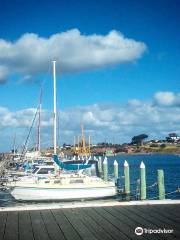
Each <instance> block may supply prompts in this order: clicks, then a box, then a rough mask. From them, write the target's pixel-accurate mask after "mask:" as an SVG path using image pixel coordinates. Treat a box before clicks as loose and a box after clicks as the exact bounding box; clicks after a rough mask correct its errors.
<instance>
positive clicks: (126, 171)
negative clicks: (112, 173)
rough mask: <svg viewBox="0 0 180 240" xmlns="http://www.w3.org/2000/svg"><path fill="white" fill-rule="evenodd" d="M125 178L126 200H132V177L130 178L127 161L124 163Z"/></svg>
mask: <svg viewBox="0 0 180 240" xmlns="http://www.w3.org/2000/svg"><path fill="white" fill-rule="evenodd" d="M124 178H125V195H126V200H128V201H129V200H130V177H129V164H128V162H127V161H126V160H125V162H124Z"/></svg>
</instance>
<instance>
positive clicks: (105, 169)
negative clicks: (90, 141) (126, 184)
mask: <svg viewBox="0 0 180 240" xmlns="http://www.w3.org/2000/svg"><path fill="white" fill-rule="evenodd" d="M103 178H104V181H105V182H107V181H108V161H107V157H105V158H104V161H103Z"/></svg>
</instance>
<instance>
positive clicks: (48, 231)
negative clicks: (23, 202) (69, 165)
mask: <svg viewBox="0 0 180 240" xmlns="http://www.w3.org/2000/svg"><path fill="white" fill-rule="evenodd" d="M137 227H142V228H143V229H144V228H146V229H152V230H158V229H166V230H173V232H172V233H151V234H150V233H149V234H148V233H143V234H142V235H141V236H138V235H136V234H135V229H136V228H137ZM144 231H145V230H144ZM83 239H85V240H101V239H102V240H129V239H132V240H134V239H152V240H156V239H159V240H165V239H167V240H170V239H177V240H178V239H180V204H163V205H161V204H158V205H137V206H131V205H129V206H103V207H84V208H83V207H82V208H61V209H49V210H29V211H1V212H0V240H83Z"/></svg>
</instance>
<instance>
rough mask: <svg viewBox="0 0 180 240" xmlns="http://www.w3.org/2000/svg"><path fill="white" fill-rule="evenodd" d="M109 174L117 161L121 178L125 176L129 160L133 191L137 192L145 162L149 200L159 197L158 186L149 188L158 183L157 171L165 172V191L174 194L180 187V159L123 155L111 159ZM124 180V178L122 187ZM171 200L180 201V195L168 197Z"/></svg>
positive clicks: (171, 156)
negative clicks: (124, 169)
mask: <svg viewBox="0 0 180 240" xmlns="http://www.w3.org/2000/svg"><path fill="white" fill-rule="evenodd" d="M108 159H109V172H110V173H112V172H113V162H114V160H115V159H116V160H117V162H118V163H119V176H120V177H121V176H122V175H124V174H123V164H124V160H127V162H128V163H129V168H130V182H131V190H132V192H133V193H136V192H135V189H136V186H137V179H139V178H140V168H139V166H140V163H141V161H143V162H144V164H145V166H146V181H147V187H148V188H147V198H148V199H151V198H156V197H157V186H155V187H149V186H151V185H153V184H154V183H156V182H157V170H158V169H163V170H164V179H165V191H166V193H170V192H173V191H175V190H176V189H177V187H180V157H179V156H176V155H121V156H116V157H109V158H108ZM123 184H124V179H123V178H122V185H123ZM166 198H169V199H180V193H174V194H169V195H167V197H166Z"/></svg>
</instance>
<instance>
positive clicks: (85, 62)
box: [0, 29, 146, 81]
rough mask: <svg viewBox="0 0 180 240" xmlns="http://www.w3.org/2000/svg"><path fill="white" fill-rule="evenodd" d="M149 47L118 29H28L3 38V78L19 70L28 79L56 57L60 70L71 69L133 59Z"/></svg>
mask: <svg viewBox="0 0 180 240" xmlns="http://www.w3.org/2000/svg"><path fill="white" fill-rule="evenodd" d="M145 50H146V45H145V43H143V42H138V41H135V40H133V39H128V38H126V37H124V35H123V34H122V33H120V32H118V31H115V30H113V31H110V32H109V33H108V34H107V35H97V34H93V35H83V34H81V33H80V31H79V30H78V29H72V30H69V31H66V32H61V33H57V34H54V35H52V36H50V37H49V38H44V37H40V36H38V35H37V34H33V33H26V34H24V35H22V36H21V37H20V38H19V39H18V40H17V41H15V42H10V41H6V40H4V39H0V81H5V80H6V79H7V78H8V75H11V74H16V73H18V74H20V75H22V76H25V79H26V78H27V77H26V76H32V75H34V74H40V73H45V72H47V70H48V66H49V64H50V62H51V61H52V60H53V59H57V60H58V68H57V69H59V71H63V72H68V73H69V72H77V71H84V70H91V69H95V68H100V67H104V66H106V65H112V64H119V63H125V62H131V61H134V60H137V59H139V58H140V57H141V56H142V54H143V53H144V51H145Z"/></svg>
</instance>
